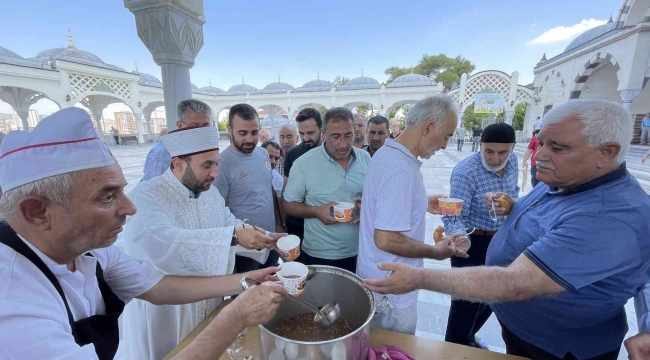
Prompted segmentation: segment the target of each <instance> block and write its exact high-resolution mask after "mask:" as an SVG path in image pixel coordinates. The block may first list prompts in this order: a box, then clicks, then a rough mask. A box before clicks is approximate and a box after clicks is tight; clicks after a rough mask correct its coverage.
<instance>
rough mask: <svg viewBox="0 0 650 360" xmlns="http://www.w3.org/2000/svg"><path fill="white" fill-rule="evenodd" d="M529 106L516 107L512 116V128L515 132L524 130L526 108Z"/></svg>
mask: <svg viewBox="0 0 650 360" xmlns="http://www.w3.org/2000/svg"><path fill="white" fill-rule="evenodd" d="M527 106H528V104H526V103H521V104H519V105H517V107H515V114H514V115H513V116H512V127H514V128H515V130H523V129H524V120H525V119H526V107H527Z"/></svg>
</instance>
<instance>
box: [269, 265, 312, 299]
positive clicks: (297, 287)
mask: <svg viewBox="0 0 650 360" xmlns="http://www.w3.org/2000/svg"><path fill="white" fill-rule="evenodd" d="M308 272H309V269H308V268H307V266H305V265H304V264H301V263H299V262H295V261H292V262H286V263H284V264H282V265H280V271H278V272H277V273H276V276H277V277H278V279H280V282H282V286H284V288H285V289H287V292H288V293H289V294H291V295H294V296H300V295H302V293H303V292H304V291H305V284H306V283H307V273H308Z"/></svg>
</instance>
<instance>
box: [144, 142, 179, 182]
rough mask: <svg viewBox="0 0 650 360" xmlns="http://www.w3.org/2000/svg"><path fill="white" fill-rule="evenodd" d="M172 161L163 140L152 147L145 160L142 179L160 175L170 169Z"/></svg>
mask: <svg viewBox="0 0 650 360" xmlns="http://www.w3.org/2000/svg"><path fill="white" fill-rule="evenodd" d="M171 163H172V156H171V154H169V151H167V149H166V148H165V145H163V143H162V141H161V142H159V143H158V144H156V146H154V147H152V148H151V150H149V153H148V154H147V159H146V160H145V161H144V176H143V177H142V181H145V180H149V179H151V178H155V177H156V176H160V175H162V174H164V173H165V171H167V169H169V166H170V165H171Z"/></svg>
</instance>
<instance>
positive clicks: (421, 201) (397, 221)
mask: <svg viewBox="0 0 650 360" xmlns="http://www.w3.org/2000/svg"><path fill="white" fill-rule="evenodd" d="M420 166H422V162H420V161H418V160H417V159H416V158H415V156H413V154H411V152H409V151H408V149H406V148H405V147H404V146H402V145H400V144H399V143H397V142H395V141H394V140H390V139H387V140H386V143H385V144H384V146H382V147H381V148H380V149H379V150H377V152H376V153H375V156H373V157H372V160H371V161H370V165H369V166H368V172H367V173H366V179H365V182H364V184H363V204H362V211H361V228H360V232H359V257H358V260H357V274H358V275H359V276H361V277H362V278H364V279H381V278H384V277H387V276H389V275H390V272H389V271H381V270H379V269H377V264H379V263H386V262H399V263H403V264H408V265H411V266H415V267H423V266H424V261H423V259H412V258H404V257H401V256H397V255H394V254H391V253H388V252H385V251H383V250H380V249H379V248H377V246H376V245H375V237H374V232H375V229H378V230H384V231H395V232H400V233H401V234H402V235H404V236H406V237H409V238H411V239H412V240H415V241H419V242H424V232H425V225H426V220H425V215H426V212H427V206H428V202H427V192H426V189H425V187H424V181H423V178H422V172H421V171H420ZM417 298H418V292H417V291H413V292H410V293H407V294H403V295H388V301H389V304H390V307H392V308H395V309H405V308H407V307H409V306H410V305H412V304H413V303H414V302H416V301H417Z"/></svg>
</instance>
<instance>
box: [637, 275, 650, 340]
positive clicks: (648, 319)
mask: <svg viewBox="0 0 650 360" xmlns="http://www.w3.org/2000/svg"><path fill="white" fill-rule="evenodd" d="M646 275H647V279H648V281H649V282H647V283H646V284H645V285H644V286H643V288H642V289H641V291H639V293H638V294H637V295H636V296H635V297H634V310H636V323H637V326H638V328H639V332H640V333H643V332H650V316H648V315H650V310H649V309H650V268H648V270H647V272H646Z"/></svg>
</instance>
